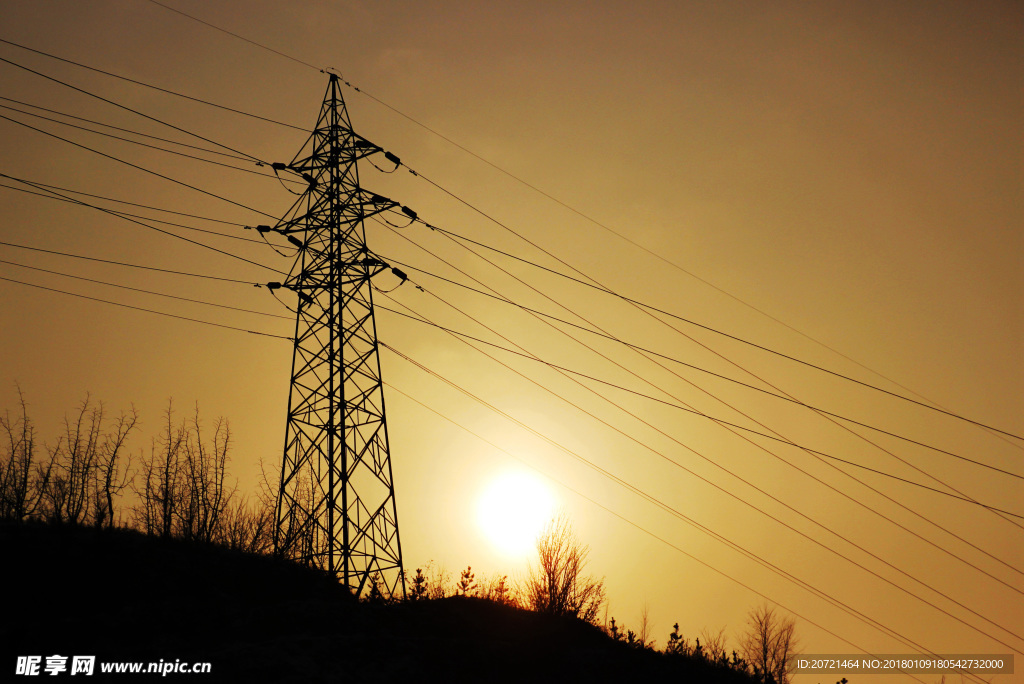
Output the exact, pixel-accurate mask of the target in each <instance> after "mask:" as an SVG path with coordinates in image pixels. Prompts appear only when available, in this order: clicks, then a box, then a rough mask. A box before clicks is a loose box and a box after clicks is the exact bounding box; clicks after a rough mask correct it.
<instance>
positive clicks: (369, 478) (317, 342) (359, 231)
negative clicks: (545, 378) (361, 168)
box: [274, 75, 405, 596]
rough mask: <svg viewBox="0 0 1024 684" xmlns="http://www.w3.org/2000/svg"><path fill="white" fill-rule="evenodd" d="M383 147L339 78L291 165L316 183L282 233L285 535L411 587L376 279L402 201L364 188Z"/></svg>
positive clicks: (295, 554) (363, 585)
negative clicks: (386, 228)
mask: <svg viewBox="0 0 1024 684" xmlns="http://www.w3.org/2000/svg"><path fill="white" fill-rule="evenodd" d="M379 149H380V148H377V147H376V146H374V145H372V144H370V143H368V142H366V141H365V140H364V139H362V138H360V137H359V136H357V135H356V134H354V133H353V132H352V126H351V124H350V123H349V119H348V112H347V111H346V109H345V103H344V100H343V99H342V97H341V93H340V87H339V83H338V77H337V76H335V75H331V76H330V82H329V84H328V87H327V94H326V95H325V97H324V103H323V107H322V108H321V110H320V117H319V119H318V121H317V124H316V130H315V131H314V132H313V134H312V135H311V136H310V138H309V140H307V142H306V143H305V145H304V146H303V148H302V150H301V151H300V152H299V154H298V155H297V156H296V157H295V159H294V160H292V162H291V163H290V164H288V165H283V164H275V165H274V166H275V171H281V170H286V169H287V170H290V171H292V172H294V173H296V174H297V175H298V176H301V177H302V178H303V179H304V182H306V183H308V184H309V187H308V188H307V189H306V191H305V192H303V193H302V195H301V196H300V198H299V199H298V201H297V202H296V203H295V204H294V205H293V206H292V208H291V209H290V210H289V212H288V213H287V214H286V216H285V217H284V218H283V219H282V220H281V221H280V222H279V224H278V226H276V227H275V229H274V230H275V231H276V232H279V233H281V234H284V235H287V236H288V239H289V241H290V242H291V243H293V244H294V245H296V246H297V247H298V248H299V250H298V254H297V256H296V258H295V264H294V266H293V267H292V269H291V272H290V273H289V275H288V278H287V280H286V281H285V282H284V283H283V287H285V288H287V289H290V290H293V291H294V292H295V293H296V294H297V295H298V308H297V310H296V319H295V350H294V354H293V357H292V376H291V393H290V396H289V399H288V424H287V428H286V432H285V444H284V460H283V463H282V467H281V487H280V490H279V494H278V501H277V527H276V530H275V536H274V545H275V548H276V550H277V551H278V553H280V554H282V555H285V556H287V557H290V558H293V559H296V560H300V561H302V562H305V563H309V564H311V565H315V566H318V567H322V568H324V569H325V570H328V571H329V572H331V573H334V574H335V576H337V577H338V579H339V580H340V581H341V582H343V583H344V584H345V586H347V587H348V588H349V589H350V590H351V591H352V592H353V593H354V594H355V595H357V596H359V595H363V594H364V592H366V593H371V592H373V591H374V585H376V586H377V590H378V591H380V592H381V593H382V594H383V595H384V596H404V594H405V578H404V573H403V567H402V547H401V544H400V543H399V538H398V517H397V509H396V506H395V488H394V480H393V478H392V472H391V458H390V454H389V449H388V432H387V422H386V417H385V411H384V394H383V388H382V382H381V374H380V360H379V357H378V346H377V329H376V323H375V321H374V311H373V294H372V292H373V288H372V285H371V282H370V280H371V279H372V278H373V277H374V276H375V275H377V274H378V273H380V272H381V271H383V270H385V269H386V268H387V266H386V265H385V264H384V263H383V262H381V261H380V260H378V259H376V258H374V257H373V255H372V253H371V252H370V251H369V250H368V249H367V246H366V231H365V227H364V225H363V221H364V219H366V218H367V217H369V216H372V215H373V214H375V213H378V212H381V211H384V210H387V209H390V208H393V207H395V206H396V204H395V203H394V202H392V201H390V200H387V199H385V198H383V197H380V196H378V195H375V194H373V193H370V192H367V191H365V190H363V189H361V188H360V187H359V175H358V172H357V169H356V162H357V160H359V159H360V158H362V157H366V156H368V155H370V154H373V153H374V152H377V151H379Z"/></svg>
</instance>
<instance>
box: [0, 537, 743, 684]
mask: <svg viewBox="0 0 1024 684" xmlns="http://www.w3.org/2000/svg"><path fill="white" fill-rule="evenodd" d="M0 549H2V550H3V551H2V561H0V562H2V568H3V570H2V574H0V577H2V579H3V585H2V586H3V602H2V603H3V608H2V610H0V615H2V617H0V643H2V644H3V646H2V649H0V650H2V651H3V660H2V662H0V681H8V680H10V679H11V675H13V673H14V669H15V661H16V657H17V656H19V655H39V656H48V655H53V654H61V655H65V656H71V655H95V656H97V662H103V661H107V662H109V661H140V662H142V661H145V662H156V661H159V660H161V659H163V660H164V661H168V662H173V661H174V660H175V659H181V660H182V661H187V662H198V661H202V662H209V663H211V664H212V673H211V674H209V675H181V674H173V673H172V674H169V675H168V677H170V678H171V679H179V680H181V679H183V678H184V679H187V680H189V681H194V682H219V681H246V682H275V681H288V682H364V681H366V682H377V681H385V682H390V681H399V682H402V681H417V682H423V681H479V682H513V681H515V682H520V681H562V682H565V681H570V682H574V681H592V682H602V681H609V682H611V681H615V682H633V681H653V680H655V679H669V680H670V681H682V682H751V681H753V680H752V679H750V678H747V677H744V676H743V675H740V674H739V673H736V672H732V671H723V670H719V669H716V668H712V667H709V666H707V665H706V664H705V663H703V662H702V661H691V660H689V659H686V658H671V657H667V656H664V655H663V654H659V653H653V652H649V651H640V650H637V649H633V648H630V647H629V646H627V645H625V644H623V643H620V642H615V641H613V640H612V639H610V638H609V637H608V636H607V635H606V634H605V633H604V632H603V631H601V630H600V629H598V628H596V627H594V626H592V625H588V624H585V623H583V622H580V621H578V620H568V619H554V618H551V617H549V616H545V615H540V614H538V613H533V612H531V611H526V610H521V609H517V608H511V607H508V606H499V605H496V604H494V603H491V602H489V601H483V600H479V599H466V598H460V597H453V598H448V599H443V600H438V601H422V602H415V603H413V602H409V603H403V604H398V605H387V606H381V605H370V604H367V603H360V602H357V601H355V600H353V599H352V597H351V596H350V595H348V593H347V592H345V591H344V590H343V589H342V588H341V587H340V586H339V585H338V584H337V583H335V582H333V581H332V580H331V579H330V578H328V577H327V576H325V575H324V574H323V573H320V572H317V571H315V570H311V569H309V568H305V567H302V566H298V565H296V564H294V563H289V562H286V561H280V560H277V559H273V558H269V557H266V556H254V555H249V554H243V553H237V552H233V551H229V550H227V549H224V548H220V547H216V546H211V545H201V544H194V543H188V542H184V541H181V540H174V539H169V540H162V539H154V538H148V537H146V536H144V535H141V534H138V533H136V532H132V531H128V530H95V529H86V528H79V527H66V526H51V525H42V524H10V523H5V524H0ZM69 676H70V675H68V674H67V673H64V674H63V675H62V676H58V677H54V678H53V680H57V681H60V680H63V679H64V677H69ZM97 677H98V673H97V676H94V677H92V678H89V679H86V680H85V681H95V680H96V679H97ZM157 677H158V675H140V676H136V677H131V676H129V675H118V676H111V677H110V679H111V680H115V681H130V680H132V679H144V680H154V681H155V678H157ZM15 679H20V678H15ZM47 680H50V678H49V677H47ZM22 681H28V680H27V679H25V680H22ZM72 681H75V680H72Z"/></svg>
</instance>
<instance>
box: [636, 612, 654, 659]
mask: <svg viewBox="0 0 1024 684" xmlns="http://www.w3.org/2000/svg"><path fill="white" fill-rule="evenodd" d="M637 629H638V630H639V631H638V633H637V635H636V636H637V640H638V641H639V642H640V648H648V647H653V646H654V639H653V638H652V637H651V615H650V606H649V605H648V604H647V602H646V601H644V607H643V609H641V611H640V626H639V627H638V628H637Z"/></svg>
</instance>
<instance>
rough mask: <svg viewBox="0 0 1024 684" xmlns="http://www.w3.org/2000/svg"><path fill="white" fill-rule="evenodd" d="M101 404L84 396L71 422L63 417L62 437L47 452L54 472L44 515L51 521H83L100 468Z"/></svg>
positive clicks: (49, 484)
mask: <svg viewBox="0 0 1024 684" xmlns="http://www.w3.org/2000/svg"><path fill="white" fill-rule="evenodd" d="M102 429H103V403H102V402H100V403H99V404H97V405H93V404H92V398H91V397H90V396H89V395H88V394H86V395H85V399H83V400H82V403H81V404H79V406H78V415H77V416H75V418H74V419H69V418H68V416H67V415H66V414H65V416H64V434H62V435H61V436H60V437H59V438H58V439H57V444H56V445H55V446H54V447H52V448H50V449H49V452H50V461H51V463H52V468H53V473H52V476H51V477H50V481H49V483H48V486H47V487H46V489H45V490H44V497H43V498H44V503H43V506H44V515H45V516H46V517H47V518H48V519H50V520H51V521H53V522H68V523H79V522H85V519H86V518H87V516H88V515H89V508H90V506H89V504H90V503H91V502H92V496H91V495H92V493H93V491H94V486H95V483H96V469H97V468H98V466H99V451H100V434H101V432H102Z"/></svg>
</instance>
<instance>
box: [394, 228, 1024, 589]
mask: <svg viewBox="0 0 1024 684" xmlns="http://www.w3.org/2000/svg"><path fill="white" fill-rule="evenodd" d="M399 235H400V236H401V237H403V238H405V239H407V240H408V238H407V237H406V236H405V235H402V234H400V233H399ZM449 239H450V238H449ZM410 242H411V243H412V244H413V245H415V246H416V247H418V248H419V249H420V250H422V251H425V252H427V253H428V254H430V255H431V256H433V257H434V258H436V259H438V260H440V261H441V262H442V263H445V264H447V265H448V266H449V267H451V268H453V269H455V270H456V271H458V272H459V273H461V274H462V275H464V276H466V277H468V278H470V279H471V280H473V281H475V282H477V283H479V284H480V285H482V286H484V287H487V286H486V285H484V284H483V283H482V282H481V281H480V280H478V279H477V278H474V277H473V276H471V275H469V274H468V273H466V272H465V271H464V270H462V269H460V268H458V267H457V266H455V265H454V264H452V263H451V262H449V261H446V260H445V259H442V258H441V257H439V256H438V255H436V254H434V253H433V252H431V251H430V250H428V249H426V248H425V247H423V246H422V245H419V244H418V243H416V242H413V241H410ZM457 244H459V243H457ZM462 247H463V248H464V249H466V250H468V251H469V252H470V253H472V254H474V255H475V256H477V257H479V258H481V259H483V260H484V261H485V262H487V263H489V264H490V265H491V266H494V267H495V268H497V269H498V270H501V271H502V272H504V273H505V274H506V275H508V276H510V277H512V278H513V279H515V280H517V281H519V282H520V283H522V284H523V285H525V286H527V287H529V288H530V289H532V290H534V291H535V292H537V294H539V295H541V296H543V297H544V298H546V299H548V300H549V301H551V302H552V303H554V304H557V305H558V306H560V307H561V308H563V309H566V310H567V311H569V309H568V308H567V307H566V306H565V305H562V304H559V303H558V302H557V301H555V300H554V299H552V298H551V297H550V296H548V295H546V294H544V293H543V292H540V291H539V290H537V289H536V288H534V287H533V286H531V285H529V284H527V283H525V282H524V281H522V280H521V279H520V278H518V277H517V276H515V275H513V274H511V273H510V272H508V271H507V270H506V269H504V268H501V267H500V266H497V264H495V263H494V262H493V261H490V260H489V259H487V258H485V257H483V256H481V255H480V254H478V253H476V252H474V251H473V250H472V249H470V248H468V247H466V246H465V245H462ZM488 289H492V290H493V288H488ZM572 313H574V314H575V315H577V316H579V313H578V312H576V311H572ZM581 319H582V320H584V321H586V322H587V323H589V324H590V325H591V326H594V324H593V323H592V322H590V321H587V319H585V318H582V317H581ZM549 325H550V323H549ZM594 327H596V326H594ZM670 327H671V326H670ZM552 328H553V329H555V330H558V331H559V332H560V333H561V334H563V335H566V336H567V337H569V338H570V339H572V340H574V341H576V342H578V343H580V344H583V343H582V342H580V340H579V339H578V338H575V337H573V336H572V335H569V334H568V333H566V332H565V331H562V330H559V329H558V328H557V327H554V326H552ZM672 329H673V330H676V331H677V332H681V331H678V330H677V329H675V328H672ZM684 335H685V334H684ZM686 337H688V339H691V340H692V338H689V336H686ZM698 344H699V343H698ZM583 346H584V347H586V348H587V349H589V350H590V351H595V350H594V349H593V348H591V347H589V345H585V344H583ZM702 346H703V345H702ZM599 355H600V356H602V357H603V358H605V359H606V360H608V361H610V362H611V363H613V364H614V365H617V366H619V367H620V368H622V369H623V370H625V371H627V372H629V373H630V374H632V375H634V377H637V378H638V379H640V380H643V381H644V382H646V383H647V384H650V385H651V386H652V387H655V388H656V389H659V390H660V391H662V392H665V393H666V394H667V395H669V396H673V398H677V397H674V395H672V394H671V393H669V392H667V391H666V390H664V389H662V388H660V387H658V386H656V385H654V384H653V383H652V382H651V381H649V380H647V379H646V378H643V377H641V376H639V375H637V374H636V373H635V372H633V371H631V370H629V369H627V368H625V367H624V366H622V365H621V364H619V363H618V362H617V361H614V360H613V359H610V358H609V357H607V356H605V355H603V354H599ZM650 360H652V361H654V362H655V363H656V365H658V366H661V367H662V368H664V369H665V370H669V369H668V368H667V367H665V366H664V365H662V364H660V363H658V362H657V361H656V360H654V359H650ZM734 365H735V364H734ZM741 370H742V369H741ZM669 372H671V373H672V374H673V375H675V376H676V377H678V378H679V379H681V380H683V381H685V382H687V383H689V384H690V385H692V386H693V387H695V388H696V389H698V390H700V391H702V392H704V393H705V394H708V395H709V396H711V397H712V398H715V399H716V400H718V401H720V402H721V400H720V399H718V398H717V397H716V396H715V395H713V394H711V393H709V392H707V391H706V390H704V389H703V388H701V387H699V386H697V385H695V384H694V383H692V382H690V381H689V380H687V379H686V378H684V377H682V376H680V375H678V374H677V373H674V372H672V371H671V370H669ZM755 377H757V376H756V375H755ZM759 379H760V378H759ZM762 382H764V381H763V380H762ZM543 389H547V388H543ZM588 389H589V388H588ZM590 391H593V390H590ZM598 396H601V395H598ZM602 398H604V397H602ZM677 399H678V398H677ZM680 401H681V400H680ZM721 403H724V404H725V405H726V406H727V407H729V408H731V409H733V410H736V411H738V412H739V413H740V414H741V415H743V416H745V417H747V418H750V419H751V420H753V421H754V422H755V423H757V424H758V425H761V426H762V427H764V428H765V429H768V430H770V428H768V427H767V426H765V425H764V424H763V423H760V422H758V421H756V420H754V419H753V418H751V417H750V416H749V415H747V414H745V413H743V412H742V411H739V410H738V409H736V408H735V407H733V406H731V405H730V404H728V403H727V402H721ZM634 417H635V418H637V420H639V421H640V422H641V423H644V424H645V425H648V427H651V428H652V429H654V430H656V431H658V432H660V433H662V434H663V435H664V436H665V437H667V438H668V439H670V440H672V441H674V442H676V443H678V444H679V445H680V446H683V447H684V448H689V447H686V445H684V444H682V443H681V442H679V440H677V439H675V438H674V437H672V436H670V435H667V434H665V433H664V431H662V430H660V429H659V428H657V427H655V426H653V425H650V423H648V422H647V421H645V420H643V419H641V418H638V417H636V416H635V415H634ZM722 427H723V428H724V429H726V430H728V431H730V432H732V433H733V434H736V435H737V436H738V437H740V438H741V439H743V440H745V441H747V442H749V443H750V444H752V445H754V446H755V447H757V448H758V449H761V450H763V451H765V452H766V453H767V454H769V455H770V456H772V457H773V458H776V459H778V460H780V461H781V462H783V463H785V464H786V465H788V466H789V467H791V468H793V469H794V470H796V471H797V472H799V473H801V474H803V475H805V476H807V477H809V478H810V479H812V480H814V481H815V482H818V483H819V484H821V485H822V486H824V487H826V488H828V489H830V490H832V491H834V492H835V493H836V494H839V495H840V496H843V497H845V498H846V499H848V500H850V501H851V502H852V503H854V504H856V505H858V506H860V507H862V508H864V509H865V510H866V511H868V512H870V513H872V514H873V515H876V516H878V517H880V518H882V519H883V520H885V521H887V522H889V523H891V524H893V525H895V526H896V527H899V528H900V529H902V530H904V531H905V532H907V533H908V534H910V535H912V536H914V537H917V538H918V539H921V540H922V541H924V542H925V543H927V544H929V545H931V546H933V547H935V548H936V549H938V550H940V551H942V552H943V553H946V554H948V555H950V556H952V557H953V558H955V559H957V560H959V561H961V562H963V563H964V564H966V565H968V566H970V567H972V568H974V569H975V570H977V571H978V572H981V573H982V574H984V575H986V576H988V577H990V578H992V579H995V580H996V581H998V582H1000V583H1001V584H1004V585H1007V586H1010V585H1008V584H1007V583H1006V582H1005V581H1004V580H1001V579H999V578H997V577H995V576H994V575H992V574H991V573H989V572H987V571H985V570H983V569H982V568H980V567H979V566H977V565H975V564H974V563H971V562H970V561H968V560H966V559H964V558H962V557H960V556H958V555H957V554H955V553H953V552H952V551H950V550H949V549H947V548H945V547H943V546H940V545H938V544H936V543H935V542H934V541H932V540H930V539H928V538H926V537H924V536H922V535H920V534H918V533H917V532H915V531H913V530H911V529H910V528H908V527H907V526H905V525H903V524H901V523H899V522H897V521H896V520H894V519H892V518H890V517H888V516H886V515H884V514H882V513H881V512H879V511H877V510H875V508H874V507H871V506H868V505H867V504H866V503H864V502H863V501H861V500H860V499H859V498H854V497H853V496H851V495H849V494H847V493H845V492H843V491H841V490H839V489H837V488H836V487H835V486H833V485H831V484H829V483H827V482H825V481H824V480H822V479H821V478H819V477H817V476H815V475H813V474H812V473H810V472H808V471H807V470H804V469H803V468H801V467H799V466H797V465H796V464H794V463H792V462H791V461H789V460H787V459H785V458H783V457H782V456H780V455H779V454H777V453H776V452H775V451H773V450H771V449H768V448H767V447H765V446H764V445H762V444H759V443H757V442H754V441H753V440H751V439H750V438H749V437H747V436H745V435H742V434H740V433H739V432H737V431H735V430H733V429H732V428H730V427H727V426H722ZM841 427H842V426H841ZM772 432H775V431H772ZM775 434H776V435H778V433H777V432H775ZM778 436H780V437H781V435H778ZM862 439H863V438H862ZM865 441H867V440H865ZM868 443H869V444H871V445H872V446H876V447H877V446H878V445H875V444H874V443H873V442H870V441H868ZM642 446H643V445H642ZM878 448H880V449H881V447H878ZM691 451H692V449H691ZM882 451H883V452H885V453H887V454H889V455H891V456H893V457H894V458H897V459H898V457H896V456H895V454H893V453H892V452H890V451H887V450H885V449H882ZM694 453H697V452H694ZM808 453H809V455H811V456H814V457H815V458H818V460H821V461H822V463H825V464H826V465H828V466H829V467H831V468H833V469H835V470H836V471H838V472H839V473H841V474H842V475H844V476H846V477H848V478H850V479H852V480H853V481H855V482H857V483H858V484H860V485H862V486H863V487H865V488H867V489H868V490H870V491H872V492H874V493H876V494H878V495H879V496H881V497H883V498H885V499H887V500H889V501H891V502H892V503H894V504H895V505H897V506H899V507H900V508H903V509H904V510H906V511H908V512H909V513H911V514H912V515H914V516H916V517H918V518H920V519H921V520H923V521H925V522H927V523H928V524H929V525H932V526H934V527H936V528H938V529H939V530H941V531H943V532H945V533H946V534H948V535H950V536H951V537H953V538H954V539H957V540H958V541H961V542H963V543H965V544H967V545H968V546H971V547H972V548H974V549H976V550H977V551H979V552H981V553H983V554H985V555H987V556H989V557H990V558H992V559H993V560H995V561H997V562H999V563H1001V564H1003V565H1005V566H1006V567H1008V568H1009V569H1011V570H1013V571H1014V572H1018V573H1021V571H1020V570H1018V569H1017V568H1016V567H1014V566H1013V565H1010V564H1009V563H1007V562H1006V561H1004V560H1003V559H1001V558H999V557H997V556H995V555H993V554H992V553H989V552H988V551H986V550H985V549H983V548H981V547H980V546H978V545H977V544H975V543H973V542H971V541H970V540H968V539H965V538H964V537H963V536H961V535H958V534H956V533H954V532H952V531H951V530H949V529H948V528H946V527H943V526H942V525H940V524H938V523H937V522H935V521H934V520H933V519H931V518H928V517H926V516H923V515H921V514H920V513H918V512H917V511H914V510H913V509H911V508H909V507H908V506H906V505H905V504H903V503H901V502H900V501H898V500H896V499H894V498H893V497H891V496H889V495H888V494H886V493H884V492H882V491H880V490H879V489H877V488H876V487H873V486H872V485H869V484H868V483H866V482H864V481H863V480H861V479H859V478H857V477H856V476H854V475H852V474H850V473H847V472H846V471H844V470H842V469H841V468H838V467H837V466H836V465H835V464H833V463H830V462H828V461H826V460H823V459H821V458H820V457H818V456H816V455H815V454H810V452H808ZM659 455H661V454H659ZM697 455H698V456H701V457H703V455H701V454H699V453H697ZM662 456H663V455H662ZM898 460H902V459H898ZM709 462H710V463H711V464H712V465H714V466H716V467H718V468H721V465H720V464H718V463H716V462H715V461H713V460H709ZM904 462H905V461H904ZM918 470H919V472H920V469H918ZM727 472H729V471H727ZM729 474H730V475H732V476H733V477H737V476H736V475H735V474H734V473H731V472H729ZM929 477H931V476H929ZM737 479H740V480H741V481H744V480H743V479H742V478H738V477H737ZM933 479H935V478H933ZM744 482H745V481H744ZM745 483H746V482H745ZM746 484H749V483H746ZM942 484H945V483H942ZM751 486H752V485H751ZM946 486H947V487H948V486H949V485H946ZM755 488H756V487H755ZM950 489H953V490H954V491H956V490H955V488H953V487H950ZM957 493H960V492H957ZM783 505H786V504H783ZM995 514H996V515H1001V514H999V513H995ZM1004 519H1006V518H1004ZM1007 520H1009V519H1007ZM815 522H816V521H815ZM1009 522H1011V523H1012V524H1016V523H1015V521H1012V520H1010V521H1009ZM1022 574H1024V573H1022ZM1010 588H1011V589H1013V590H1014V591H1018V592H1019V591H1020V590H1019V589H1017V588H1016V587H1012V586H1010Z"/></svg>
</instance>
